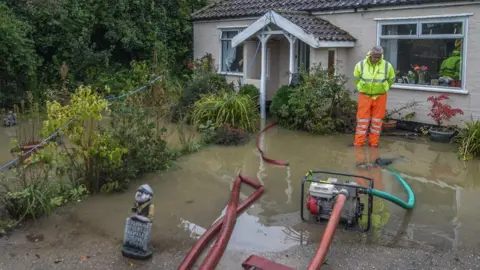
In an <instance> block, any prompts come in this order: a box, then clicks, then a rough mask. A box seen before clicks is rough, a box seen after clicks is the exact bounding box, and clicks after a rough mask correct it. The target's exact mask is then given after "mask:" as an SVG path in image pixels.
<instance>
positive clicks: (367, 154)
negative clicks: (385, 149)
mask: <svg viewBox="0 0 480 270" xmlns="http://www.w3.org/2000/svg"><path fill="white" fill-rule="evenodd" d="M354 148H355V149H354V150H355V162H356V165H357V166H355V174H356V175H360V176H363V177H368V178H371V179H373V187H374V188H375V189H378V190H383V180H382V168H380V167H378V166H368V164H372V165H373V164H375V160H376V159H377V158H379V157H380V155H379V152H378V148H362V147H354ZM355 182H357V183H358V184H359V185H361V186H364V187H368V186H369V182H368V181H367V180H365V179H363V178H356V179H355Z"/></svg>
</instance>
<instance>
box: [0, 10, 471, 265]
mask: <svg viewBox="0 0 480 270" xmlns="http://www.w3.org/2000/svg"><path fill="white" fill-rule="evenodd" d="M197 2H198V1H186V2H185V3H184V2H178V1H174V2H169V3H168V5H167V4H165V5H166V7H165V5H163V4H162V5H161V6H158V5H159V4H158V3H152V5H150V4H149V5H145V6H141V7H140V6H138V7H136V8H135V9H133V8H132V10H131V9H126V8H124V6H128V4H127V3H123V4H122V5H117V4H116V3H113V2H112V3H110V2H108V1H96V2H95V3H89V4H88V5H87V4H82V5H80V4H79V5H78V6H77V5H73V4H72V5H70V4H71V3H70V2H69V1H65V2H62V3H60V2H59V3H57V4H58V5H59V6H58V7H55V9H53V8H52V7H51V6H50V4H48V5H47V4H45V5H43V4H39V3H29V4H28V5H23V4H21V3H20V2H18V3H17V2H16V1H10V2H9V3H8V4H0V15H1V16H2V18H4V19H5V20H4V22H5V25H7V27H4V30H5V31H7V30H8V31H10V32H9V35H8V36H9V37H18V38H11V39H10V38H9V39H5V40H0V45H1V46H2V48H19V49H18V50H14V49H8V50H4V51H1V52H0V53H1V54H2V55H1V56H2V57H3V58H1V59H8V60H9V61H8V63H6V64H5V66H6V67H8V68H3V67H2V69H1V74H0V75H1V76H2V77H1V80H0V88H1V90H2V91H1V92H0V109H1V113H0V114H1V115H2V118H4V122H3V123H4V125H3V126H1V127H0V166H1V167H0V269H115V270H116V269H177V268H178V266H179V265H180V264H181V263H182V259H183V258H184V257H185V255H186V254H187V252H188V251H189V249H190V248H191V247H192V246H193V245H194V244H195V243H196V241H197V240H198V239H199V238H200V237H201V236H202V235H204V233H205V232H206V231H207V230H208V228H209V227H210V226H211V225H212V224H213V223H214V222H216V221H217V220H219V219H220V218H222V216H224V215H226V209H227V208H226V205H227V203H228V201H229V195H230V192H231V190H232V189H233V186H234V181H235V179H236V177H237V176H238V175H239V174H242V175H244V176H247V177H249V178H250V179H252V180H253V181H254V182H258V183H260V184H261V185H263V186H264V188H265V190H264V193H263V195H262V196H261V197H260V198H259V199H258V200H257V201H255V203H254V204H253V205H252V206H251V207H249V208H248V209H247V210H246V211H244V213H242V214H241V215H239V216H238V219H237V220H236V223H235V228H234V230H233V234H232V236H231V238H230V239H229V240H230V241H229V242H228V246H227V248H226V251H225V253H224V254H223V255H224V256H223V257H222V260H221V261H220V263H219V265H218V267H217V269H241V263H242V262H243V261H244V260H245V259H246V258H247V257H248V256H249V255H252V254H255V255H259V256H264V257H267V258H269V259H270V260H273V261H277V262H280V263H282V264H285V265H289V266H290V267H294V268H295V269H306V267H307V266H308V263H309V262H310V260H311V258H312V256H313V254H314V253H315V250H316V248H317V246H318V243H319V240H320V237H321V236H322V234H323V232H324V229H325V225H321V224H313V223H311V222H305V221H303V220H302V218H301V216H300V212H301V211H300V209H301V207H305V201H304V200H302V197H304V196H305V194H302V192H301V185H302V179H303V178H304V177H305V176H306V174H307V173H308V172H309V171H310V170H315V169H318V170H326V171H332V172H340V173H348V174H356V175H357V174H361V175H364V176H366V177H370V178H373V179H374V184H375V188H376V189H378V190H381V191H385V192H388V193H389V194H392V195H394V196H397V197H399V198H400V199H406V198H407V194H406V192H405V189H404V187H402V185H401V183H400V182H398V181H397V179H395V177H394V175H392V174H391V173H390V172H389V171H387V170H383V169H382V167H379V166H377V167H375V170H370V169H371V168H370V167H369V166H373V165H375V164H376V161H377V160H378V159H386V160H391V161H392V164H391V165H390V167H391V168H393V169H395V170H396V171H397V172H398V173H399V175H400V176H401V177H402V178H403V179H405V181H406V182H408V184H409V185H410V186H411V188H412V190H413V192H414V194H415V197H416V202H415V206H414V207H413V209H411V210H405V209H403V208H400V207H398V206H397V205H395V204H393V203H391V202H389V201H387V200H382V199H380V198H375V199H373V213H372V226H371V228H370V230H369V231H368V232H366V233H361V232H353V231H348V230H343V229H340V228H339V229H337V231H336V234H335V239H334V241H333V244H332V245H331V247H330V253H329V255H328V257H327V264H326V265H325V268H326V269H327V268H328V269H340V268H341V269H374V268H380V269H390V268H395V269H418V268H421V269H424V268H427V269H454V268H457V269H458V268H460V269H473V268H478V267H480V257H479V256H478V251H480V242H479V241H478V240H477V239H478V238H477V236H478V234H479V233H480V229H479V228H480V216H479V215H478V209H477V208H478V198H479V197H480V181H479V177H480V162H479V161H478V156H479V154H480V132H477V131H478V129H479V128H480V124H479V123H480V122H479V121H476V120H472V121H471V122H468V123H466V125H465V127H451V126H449V122H448V121H449V120H450V119H451V118H452V117H455V115H457V114H461V113H463V112H461V110H460V109H458V108H451V107H449V106H448V100H447V99H448V96H445V95H439V96H432V97H430V98H429V99H428V100H424V101H411V102H409V103H406V104H404V105H403V106H402V107H399V108H388V109H389V111H388V113H387V115H386V117H385V119H383V120H384V122H385V126H384V128H385V133H384V134H383V136H382V137H381V144H380V147H379V148H369V147H351V146H350V144H351V142H352V141H353V132H354V127H355V124H356V117H355V112H356V107H357V104H356V101H355V94H354V93H352V92H350V91H349V90H348V87H347V80H346V77H345V76H343V75H341V74H338V75H336V74H335V75H332V74H331V72H330V71H329V70H323V69H321V68H320V67H315V68H312V69H311V70H310V71H309V72H301V73H299V74H298V78H299V82H298V84H296V85H285V86H282V87H281V88H280V89H278V91H276V94H275V96H274V98H273V101H272V103H271V104H270V105H269V113H270V115H269V117H268V119H260V115H259V108H258V107H259V104H258V100H259V96H258V95H259V90H258V89H257V88H256V87H255V86H253V85H249V84H242V83H240V84H237V83H234V82H228V81H227V80H226V79H225V78H224V77H223V76H221V75H220V74H218V73H217V72H216V67H214V66H213V63H214V61H213V59H212V56H211V55H206V56H205V57H203V58H201V59H197V60H195V61H193V60H192V59H190V58H191V57H190V52H191V35H192V30H191V25H190V22H188V20H187V19H186V18H187V17H188V16H186V15H185V14H189V13H190V12H191V10H194V9H199V8H201V7H203V6H204V5H205V3H203V2H202V3H197ZM65 3H69V4H68V5H67V4H65ZM91 5H93V8H92V6H91ZM71 6H75V10H74V11H73V10H71V9H72V7H71ZM154 6H155V8H154ZM137 8H138V10H137ZM151 9H153V10H155V11H159V10H161V11H162V12H152V10H151ZM52 10H53V11H52ZM105 10H108V11H111V13H112V14H123V15H119V16H118V17H116V18H114V17H111V16H110V15H109V14H103V11H105ZM173 10H179V12H178V13H176V12H169V11H173ZM137 12H138V14H137ZM85 14H87V15H85ZM132 14H133V15H132ZM144 14H151V16H152V18H153V19H152V18H150V19H151V20H154V21H161V22H166V23H165V24H162V25H155V24H151V23H146V22H145V21H143V18H144V16H143V15H144ZM52 18H55V23H45V22H46V21H48V22H51V21H52V20H53V19H52ZM120 18H121V19H120ZM138 18H142V20H141V21H139V20H140V19H138ZM150 19H149V20H150ZM119 25H120V26H122V27H117V26H119ZM59 26H65V28H62V27H59ZM67 26H68V27H67ZM69 27H71V28H69ZM80 32H82V35H80V36H79V33H80ZM84 32H85V33H84ZM33 33H35V34H33ZM132 33H142V34H141V35H140V34H139V35H138V36H132ZM45 37H49V38H45ZM73 37H74V38H73ZM79 52H80V53H79ZM7 56H8V57H7ZM179 63H182V64H179ZM417 102H430V103H431V108H432V109H431V114H432V121H433V122H435V123H436V125H434V126H432V125H424V124H421V123H414V122H411V120H413V119H414V115H415V113H414V112H415V106H416V104H417ZM272 123H278V125H277V126H274V127H273V128H271V129H269V130H268V131H266V132H265V133H262V134H263V135H261V136H260V137H259V141H258V145H257V140H256V136H257V134H259V132H260V131H261V130H262V129H263V128H265V127H266V126H268V125H269V124H272ZM401 129H402V130H401ZM405 130H407V131H405ZM431 134H437V135H439V134H440V135H442V134H443V135H445V134H446V135H445V136H446V137H445V136H443V137H442V136H440V135H439V136H440V137H442V138H440V137H438V136H437V137H436V139H437V140H436V141H433V140H432V139H434V138H432V137H431V136H430V135H431ZM259 148H261V149H262V151H263V152H264V154H265V155H267V156H268V157H269V158H271V159H276V160H282V161H287V162H288V166H278V165H272V164H270V163H268V162H266V161H265V159H264V158H262V154H261V151H259ZM362 166H364V167H362ZM362 168H363V169H365V168H366V170H363V171H362ZM369 168H370V169H369ZM144 184H148V186H149V187H150V188H151V191H149V189H148V188H146V189H142V190H143V191H142V192H144V193H141V192H140V195H138V192H139V190H140V189H139V186H141V185H144ZM150 193H151V194H150ZM251 193H252V190H251V188H249V187H246V186H242V188H241V192H240V200H241V201H244V200H246V199H247V198H248V196H249V195H250V194H251ZM144 195H148V196H151V197H152V198H151V203H152V204H154V206H155V207H154V213H151V212H150V209H153V207H151V205H150V204H149V205H148V206H149V207H151V208H148V209H149V211H148V213H147V214H146V215H147V216H150V217H151V218H153V222H152V223H149V224H150V225H151V235H150V243H151V245H152V247H153V258H152V259H151V260H146V261H138V260H132V259H127V258H125V257H124V256H122V252H121V250H122V244H123V240H124V233H125V231H126V230H125V227H126V226H125V224H126V219H127V217H130V216H131V215H132V205H134V203H138V201H137V197H139V196H140V197H141V196H144ZM147 202H148V201H147ZM137 206H138V205H137V204H135V205H134V208H137ZM135 211H136V210H135ZM150 217H149V219H150ZM150 221H151V219H150ZM365 223H366V220H365V219H362V220H361V221H360V225H361V226H364V225H365ZM196 266H198V263H197V265H196Z"/></svg>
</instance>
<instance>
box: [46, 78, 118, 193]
mask: <svg viewBox="0 0 480 270" xmlns="http://www.w3.org/2000/svg"><path fill="white" fill-rule="evenodd" d="M105 111H106V112H108V111H109V110H108V102H107V101H106V100H104V99H103V98H102V97H100V96H99V95H98V94H97V93H95V92H94V91H93V90H92V89H91V87H89V86H86V87H84V86H82V87H79V88H78V89H77V90H76V92H75V93H73V94H72V96H71V101H70V104H69V105H65V106H62V105H61V104H60V103H58V102H57V101H54V102H47V118H48V119H47V120H46V121H44V124H43V133H44V135H45V136H48V135H50V134H52V133H53V132H55V131H56V130H57V129H58V128H60V127H62V126H63V125H65V124H66V123H68V122H69V121H70V119H74V120H72V121H71V122H70V124H69V126H68V128H66V129H63V130H62V131H61V134H62V135H66V136H67V137H68V139H69V140H70V141H71V142H72V143H73V144H74V146H75V147H73V148H72V154H71V156H72V159H73V160H75V161H79V162H78V163H76V165H75V167H76V169H77V171H78V173H79V175H81V178H82V179H83V181H84V184H85V185H86V186H87V188H88V190H89V191H100V189H101V188H102V186H103V185H104V184H106V181H107V180H106V179H105V178H103V177H100V176H101V175H102V174H104V172H105V168H110V167H116V166H117V165H119V164H121V162H122V157H123V155H124V154H125V153H126V152H128V150H127V149H126V148H125V147H122V146H121V145H120V144H119V142H118V141H117V140H115V139H114V138H113V137H112V135H111V134H110V133H109V132H105V131H103V130H102V129H99V128H98V127H100V121H101V120H102V119H103V113H104V112H105Z"/></svg>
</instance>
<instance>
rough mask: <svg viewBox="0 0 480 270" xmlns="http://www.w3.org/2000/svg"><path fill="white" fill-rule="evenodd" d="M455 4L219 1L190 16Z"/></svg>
mask: <svg viewBox="0 0 480 270" xmlns="http://www.w3.org/2000/svg"><path fill="white" fill-rule="evenodd" d="M441 2H455V0H220V1H218V2H216V3H214V4H211V5H208V6H207V7H205V8H203V9H201V10H199V11H197V12H195V13H193V14H192V19H193V20H205V19H220V18H234V17H252V16H261V15H263V14H265V13H267V12H268V11H270V10H290V11H328V10H340V9H351V8H372V7H383V6H395V5H413V4H425V3H441Z"/></svg>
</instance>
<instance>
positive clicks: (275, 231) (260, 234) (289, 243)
mask: <svg viewBox="0 0 480 270" xmlns="http://www.w3.org/2000/svg"><path fill="white" fill-rule="evenodd" d="M225 210H226V208H225V209H224V210H223V211H222V215H221V216H220V217H219V218H218V219H220V218H221V217H223V215H224V214H225ZM218 219H217V220H218ZM215 222H216V221H215ZM178 227H180V228H182V229H184V230H186V231H188V233H189V236H190V237H191V238H193V239H198V238H200V236H201V235H202V234H203V233H204V232H205V231H206V230H205V228H203V227H201V226H198V225H196V224H194V223H192V222H190V221H187V220H184V219H180V224H179V225H178ZM308 235H309V234H308V232H304V231H300V232H299V231H296V230H294V229H293V228H291V227H283V226H266V225H264V224H263V223H262V222H261V221H260V219H259V218H258V217H257V216H255V215H250V214H249V213H248V212H245V213H243V214H242V215H240V216H239V217H238V218H237V222H236V224H235V228H234V230H233V233H232V236H231V238H230V242H229V243H228V246H227V249H228V250H243V251H245V250H247V251H257V252H279V251H284V250H287V249H289V248H291V247H294V246H297V245H304V244H306V243H307V239H308Z"/></svg>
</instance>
